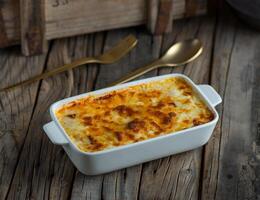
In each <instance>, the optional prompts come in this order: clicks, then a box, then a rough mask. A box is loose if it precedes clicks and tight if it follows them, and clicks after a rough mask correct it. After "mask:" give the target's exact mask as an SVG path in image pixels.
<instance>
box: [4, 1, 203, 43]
mask: <svg viewBox="0 0 260 200" xmlns="http://www.w3.org/2000/svg"><path fill="white" fill-rule="evenodd" d="M41 1H42V0H41ZM202 1H206V0H202ZM19 2H20V1H16V0H8V1H1V9H0V12H1V13H2V19H3V20H2V24H1V28H2V31H1V30H0V31H1V32H0V34H1V35H5V34H6V37H7V39H8V43H7V44H6V42H5V41H0V47H4V46H6V45H12V44H19V43H20V38H21V37H24V36H21V34H20V32H21V28H20V27H21V26H20V21H21V19H20V6H19ZM23 2H25V3H29V1H25V0H23ZM37 2H38V1H37ZM38 3H39V2H38ZM173 3H174V7H173V10H172V13H173V18H174V19H179V18H182V17H184V16H185V1H184V0H173ZM146 4H147V1H145V0H124V1H118V0H109V1H102V2H101V1H96V0H87V1H86V0H77V1H69V0H45V4H44V5H42V6H45V13H46V18H44V19H45V22H46V24H45V27H46V39H47V40H50V39H56V38H61V37H68V36H74V35H79V34H84V33H90V32H97V31H102V30H108V29H115V28H122V27H129V26H134V25H140V24H145V23H146V21H147V13H146V9H147V8H146ZM34 11H36V10H34ZM21 13H22V17H23V16H27V15H30V13H31V12H21ZM126 13H127V14H126ZM200 14H201V12H200ZM101 16H104V17H101ZM37 17H38V16H37ZM37 17H36V18H30V20H34V19H37ZM22 21H23V20H22ZM27 21H28V20H27ZM30 26H31V24H30ZM22 27H24V26H23V24H22Z"/></svg>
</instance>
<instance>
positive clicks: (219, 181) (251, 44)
mask: <svg viewBox="0 0 260 200" xmlns="http://www.w3.org/2000/svg"><path fill="white" fill-rule="evenodd" d="M259 44H260V37H259V33H257V32H255V31H253V30H249V29H247V28H246V27H244V26H243V25H241V24H240V25H239V24H238V23H236V21H235V20H234V19H233V18H232V17H230V15H228V14H227V16H224V17H221V18H220V20H219V26H218V30H217V35H216V40H215V45H216V46H215V49H214V59H213V68H212V73H211V77H212V78H211V80H212V85H213V86H215V88H217V90H218V91H219V92H220V94H221V95H222V96H223V103H222V106H220V107H219V109H218V110H219V112H220V113H221V117H220V119H221V120H220V123H219V126H218V128H217V129H216V131H215V133H214V136H213V138H212V139H211V140H210V142H209V144H208V145H207V146H206V150H205V161H204V175H203V188H202V189H203V190H202V199H259V198H260V191H259V188H260V182H259V180H260V179H259V174H260V151H259V149H260V143H259V122H260V121H259V116H260V101H259V100H260V95H259V91H260V79H259V77H260V67H259V61H260V59H259V56H258V55H259V53H260V52H259V48H260V46H259Z"/></svg>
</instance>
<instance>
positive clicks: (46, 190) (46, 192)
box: [8, 37, 102, 199]
mask: <svg viewBox="0 0 260 200" xmlns="http://www.w3.org/2000/svg"><path fill="white" fill-rule="evenodd" d="M100 39H102V38H100ZM100 39H99V40H100ZM93 40H94V38H91V37H90V38H88V37H79V38H76V39H71V40H61V41H56V42H55V43H54V44H53V46H52V49H51V51H50V55H49V59H48V62H47V69H52V68H53V67H58V66H60V65H63V64H64V63H69V62H71V61H72V60H73V59H76V58H80V57H83V56H87V55H91V54H94V52H93V51H92V50H93V49H94V47H95V48H98V43H101V45H100V46H101V47H102V41H98V40H97V41H95V43H94V41H93ZM94 44H95V46H93V45H94ZM96 51H97V50H96ZM100 51H101V49H98V53H100ZM95 53H97V52H95ZM89 70H90V71H89ZM92 70H95V69H93V68H92V69H87V68H86V66H82V67H81V68H79V69H75V70H74V71H73V72H72V71H69V72H67V73H63V74H59V75H57V76H55V77H52V78H49V79H46V80H44V81H42V84H41V87H40V93H39V95H38V99H37V104H36V106H35V111H34V115H33V116H32V119H31V123H30V126H29V130H28V135H27V137H26V140H25V144H24V147H23V149H22V152H21V155H20V159H19V162H18V164H17V167H16V171H15V174H14V178H13V181H12V184H11V187H10V190H9V194H8V199H14V198H17V199H27V198H30V199H34V198H37V199H45V198H49V199H67V198H68V197H69V196H70V190H71V186H72V182H73V177H74V172H75V169H74V167H73V165H72V163H71V162H70V161H69V158H68V157H67V156H66V154H65V153H64V151H63V150H62V148H61V147H60V146H54V145H53V144H51V142H50V141H49V139H48V138H47V136H46V135H45V134H44V132H43V130H42V126H43V124H44V123H46V122H48V121H49V120H50V117H49V112H48V109H49V106H50V104H52V103H53V102H55V101H57V100H59V99H62V98H65V97H68V96H71V95H73V94H74V95H75V94H76V93H78V92H80V91H81V92H83V91H86V90H87V88H88V87H89V85H88V83H87V81H86V82H84V80H86V79H88V76H89V74H92V73H93V72H92ZM74 73H75V74H77V78H74ZM54 91H55V92H54ZM17 191H18V192H17Z"/></svg>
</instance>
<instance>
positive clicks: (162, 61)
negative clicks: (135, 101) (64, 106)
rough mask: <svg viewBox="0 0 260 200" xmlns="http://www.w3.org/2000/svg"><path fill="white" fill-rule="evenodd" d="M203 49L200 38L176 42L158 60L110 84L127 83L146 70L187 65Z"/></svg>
mask: <svg viewBox="0 0 260 200" xmlns="http://www.w3.org/2000/svg"><path fill="white" fill-rule="evenodd" d="M202 51H203V47H202V44H201V42H200V41H199V40H198V39H189V40H184V41H181V42H178V43H176V44H174V45H173V46H172V47H171V48H169V49H168V51H167V52H166V53H165V54H164V55H163V56H162V57H161V58H159V59H158V60H155V61H154V62H152V63H150V64H148V65H146V66H144V67H141V68H138V69H137V70H135V71H133V72H130V74H128V75H126V76H125V77H123V78H121V79H119V80H117V81H115V82H114V83H112V84H110V85H109V86H113V85H117V84H120V83H125V82H127V81H130V80H133V79H134V78H137V77H139V76H141V75H143V74H145V73H146V72H149V71H151V70H153V69H157V68H159V67H176V66H181V65H185V64H187V63H189V62H191V61H193V60H194V59H196V58H197V57H198V56H199V55H200V54H201V53H202Z"/></svg>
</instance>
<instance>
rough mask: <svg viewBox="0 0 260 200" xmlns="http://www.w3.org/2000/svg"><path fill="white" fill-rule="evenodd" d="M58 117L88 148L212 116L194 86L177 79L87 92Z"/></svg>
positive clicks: (76, 140) (173, 128) (195, 123)
mask: <svg viewBox="0 0 260 200" xmlns="http://www.w3.org/2000/svg"><path fill="white" fill-rule="evenodd" d="M56 116H57V117H58V120H59V122H60V123H61V125H62V127H63V128H64V129H65V131H66V132H67V134H68V135H69V137H70V138H71V140H72V141H73V142H74V143H75V144H76V145H77V146H78V148H79V149H80V150H82V151H85V152H95V151H101V150H104V149H108V148H113V147H117V146H121V145H125V144H130V143H135V142H138V141H142V140H147V139H149V138H154V137H158V136H160V135H165V134H168V133H173V132H176V131H179V130H183V129H187V128H190V127H194V126H198V125H200V124H204V123H207V122H209V121H211V120H213V118H214V115H213V113H212V112H211V111H210V110H209V109H208V108H207V106H206V105H205V104H204V103H203V102H202V101H201V100H200V98H199V97H198V96H197V95H196V94H195V92H194V91H193V90H192V88H191V86H190V85H189V84H188V83H186V82H185V80H184V79H182V78H178V77H171V78H167V79H163V80H159V81H153V82H151V83H144V84H140V85H136V86H132V87H128V88H125V89H121V90H117V91H113V92H109V93H105V94H102V95H93V96H88V97H85V98H82V99H79V100H76V101H73V102H70V103H68V104H66V105H64V106H62V107H61V108H60V109H58V110H57V111H56Z"/></svg>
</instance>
